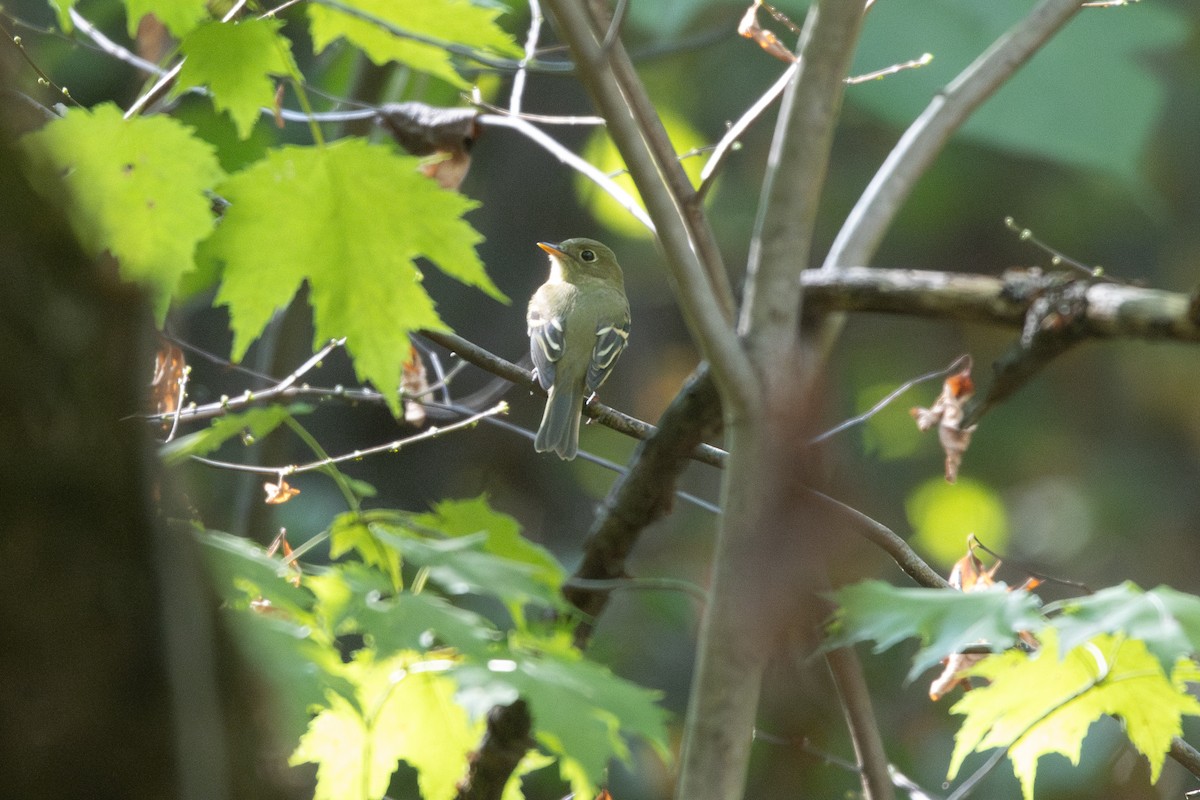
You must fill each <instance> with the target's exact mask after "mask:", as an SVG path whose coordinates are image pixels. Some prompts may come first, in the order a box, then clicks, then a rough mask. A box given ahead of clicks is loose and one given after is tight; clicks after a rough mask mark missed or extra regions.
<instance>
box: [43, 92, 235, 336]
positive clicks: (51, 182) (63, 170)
mask: <svg viewBox="0 0 1200 800" xmlns="http://www.w3.org/2000/svg"><path fill="white" fill-rule="evenodd" d="M22 147H23V150H24V152H25V154H26V156H27V157H28V160H29V166H30V172H31V178H32V179H33V183H34V185H35V186H37V187H39V190H40V191H41V192H42V193H43V194H46V195H47V196H49V197H51V198H52V199H54V200H56V201H57V202H59V203H60V204H61V205H62V206H63V208H64V209H65V210H66V213H67V217H68V219H70V221H71V227H72V228H73V229H74V231H75V235H76V236H77V237H78V238H79V242H80V244H81V245H82V246H83V248H84V250H85V251H86V252H87V253H88V254H89V255H91V256H94V257H95V256H99V255H101V254H102V253H105V252H107V253H110V254H111V255H112V256H113V257H114V258H116V260H117V263H118V265H119V267H120V272H121V276H122V277H123V278H125V279H126V280H129V281H134V282H136V283H139V284H141V285H142V286H144V287H145V288H146V289H147V290H148V291H149V293H150V296H151V300H152V302H153V305H154V309H155V312H156V316H157V319H158V320H159V321H160V322H161V321H162V319H163V318H164V317H165V316H166V313H167V306H168V304H169V302H170V299H171V296H172V294H173V293H174V292H175V289H176V287H177V286H178V285H179V279H180V276H181V275H183V273H185V272H187V271H188V270H190V269H192V267H193V264H194V253H195V250H196V243H197V242H199V241H200V240H201V239H203V238H204V237H205V236H207V235H208V234H209V233H210V232H211V231H212V228H213V217H212V211H211V207H210V206H211V203H210V200H209V198H208V197H207V196H206V194H205V193H206V192H208V191H210V190H211V189H212V188H213V186H214V185H215V184H216V183H217V182H218V181H220V180H221V178H222V177H223V175H224V173H223V172H222V171H221V168H220V166H219V165H218V163H217V158H216V154H215V152H214V150H213V147H212V146H211V145H209V144H208V143H206V142H203V141H201V140H200V139H198V138H196V137H195V136H193V135H192V130H191V129H190V128H188V127H185V126H184V125H181V124H180V123H178V122H176V121H175V120H173V119H171V118H169V117H163V116H157V117H135V118H134V119H130V120H125V119H122V118H121V111H120V110H119V109H118V108H117V107H116V106H115V105H112V104H110V103H106V104H103V105H99V106H96V107H95V108H93V109H91V110H87V109H79V108H77V109H71V110H70V111H68V112H67V114H66V116H64V117H62V118H61V119H57V120H54V121H53V122H50V123H48V124H47V125H46V126H45V127H44V128H42V129H41V130H39V131H37V132H35V133H31V134H29V135H28V136H26V137H25V138H24V139H22Z"/></svg>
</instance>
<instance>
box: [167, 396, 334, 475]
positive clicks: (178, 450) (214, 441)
mask: <svg viewBox="0 0 1200 800" xmlns="http://www.w3.org/2000/svg"><path fill="white" fill-rule="evenodd" d="M311 411H312V406H308V405H303V404H300V403H296V404H293V405H290V406H265V407H263V408H252V409H249V410H248V411H240V412H236V413H231V414H226V415H225V416H223V417H217V418H216V419H215V420H213V421H212V423H211V424H210V425H209V426H208V427H207V428H204V429H203V430H199V431H196V432H195V433H189V434H187V435H186V436H179V437H177V438H175V439H172V440H171V441H169V442H167V443H166V444H164V445H163V446H162V447H161V448H159V451H158V454H159V455H160V456H161V457H162V459H163V461H165V462H166V463H167V464H172V465H174V464H178V463H180V462H182V461H185V460H186V459H188V458H190V457H191V456H203V455H208V454H209V453H211V452H213V451H214V450H216V449H217V448H218V447H220V446H221V445H223V444H224V443H225V442H227V441H229V440H230V439H232V438H234V437H235V436H241V435H243V434H245V433H249V434H250V435H251V436H253V437H254V438H255V439H261V438H262V437H264V436H266V435H267V434H268V433H270V432H271V431H273V430H275V429H276V428H278V427H279V426H280V425H282V424H283V422H284V420H286V419H289V418H290V417H293V416H297V415H300V414H308V413H310V412H311Z"/></svg>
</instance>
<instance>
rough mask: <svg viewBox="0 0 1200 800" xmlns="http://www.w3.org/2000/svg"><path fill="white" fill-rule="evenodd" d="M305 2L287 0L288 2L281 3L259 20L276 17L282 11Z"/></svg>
mask: <svg viewBox="0 0 1200 800" xmlns="http://www.w3.org/2000/svg"><path fill="white" fill-rule="evenodd" d="M303 2H304V0H287V2H285V3H280V4H279V5H277V6H275V7H274V8H272V9H270V10H268V11H265V12H263V14H262V16H261V17H259V19H268V18H270V17H274V16H276V15H277V14H278V13H279V12H280V11H283V10H285V9H288V8H291V7H292V6H294V5H296V4H297V3H303Z"/></svg>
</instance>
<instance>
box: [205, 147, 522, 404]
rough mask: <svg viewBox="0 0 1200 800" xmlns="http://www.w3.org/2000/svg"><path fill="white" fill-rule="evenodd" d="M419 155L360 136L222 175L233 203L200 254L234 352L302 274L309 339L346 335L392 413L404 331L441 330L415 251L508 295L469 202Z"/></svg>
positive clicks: (276, 154) (405, 350)
mask: <svg viewBox="0 0 1200 800" xmlns="http://www.w3.org/2000/svg"><path fill="white" fill-rule="evenodd" d="M418 164H419V162H418V160H417V159H415V158H412V157H408V156H402V155H398V154H396V153H395V152H393V151H391V150H389V149H388V148H386V147H376V146H372V145H369V144H367V143H366V142H364V141H362V140H358V139H353V140H343V141H340V142H337V143H336V144H332V145H329V146H326V147H283V148H280V149H278V150H272V151H271V152H269V153H268V154H267V156H266V158H264V159H263V160H261V161H258V162H256V163H254V164H252V165H251V166H249V167H248V168H246V169H245V170H243V171H242V172H239V173H237V174H236V175H233V176H232V177H230V178H229V180H227V181H225V182H224V183H223V184H222V185H221V186H220V187H218V191H219V193H220V194H221V196H222V197H224V198H225V199H227V200H228V201H229V203H230V206H229V208H228V209H227V210H226V212H225V216H224V219H223V220H222V221H221V224H220V225H219V226H218V227H217V230H216V232H215V233H214V234H213V235H212V236H211V237H210V238H209V239H208V240H207V241H206V242H205V243H204V244H203V246H202V247H201V249H200V252H199V256H198V257H199V258H200V259H203V260H213V261H216V262H218V263H219V264H221V265H223V270H224V271H223V277H222V281H221V288H220V290H219V291H218V293H217V297H216V302H217V303H220V304H225V305H228V306H229V317H230V324H231V326H232V327H233V334H234V338H233V357H234V358H235V359H240V358H241V357H242V356H243V355H245V353H246V349H247V348H248V347H249V346H250V344H251V342H253V341H254V339H255V338H257V337H258V336H259V334H260V333H261V332H262V330H263V328H264V327H265V326H266V324H267V323H268V322H269V321H270V319H271V317H272V316H273V315H274V314H275V312H276V311H277V310H278V309H280V308H282V307H284V306H285V305H286V304H287V303H288V302H289V301H290V300H291V299H292V297H293V295H295V293H296V290H297V289H298V288H299V287H300V285H301V283H303V282H305V281H307V282H308V284H309V288H310V290H311V291H310V294H309V302H310V304H311V305H312V307H313V318H314V322H315V326H314V327H315V336H314V340H315V342H317V343H324V342H326V341H328V340H330V339H334V338H338V337H343V336H344V337H346V339H347V342H346V349H347V350H348V351H349V352H350V354H351V355H352V356H353V358H354V368H355V372H356V373H357V374H358V377H359V378H360V379H361V380H365V381H370V382H371V383H373V384H374V385H375V388H377V389H378V390H379V391H380V392H382V393H383V395H384V397H385V398H387V401H388V403H389V405H390V407H391V409H392V411H393V413H396V414H399V412H400V401H399V394H398V390H399V385H400V370H401V367H402V365H403V364H404V362H405V361H406V360H407V359H408V358H409V355H410V352H411V350H410V347H411V346H410V344H409V340H408V334H409V332H410V331H414V330H417V329H421V328H430V329H439V330H445V329H446V325H445V324H444V323H443V322H442V321H441V319H440V318H439V317H438V315H437V312H436V311H435V310H434V305H433V300H432V299H431V298H430V297H429V295H428V294H427V293H426V291H425V289H424V288H423V287H422V285H421V273H420V271H419V270H418V269H417V266H416V264H415V259H417V258H419V257H422V256H423V257H425V258H427V259H429V260H430V261H432V262H434V263H435V264H436V265H437V266H438V267H439V268H440V269H441V270H442V271H443V272H446V273H447V274H449V275H451V276H452V277H454V278H457V279H458V280H460V281H462V282H464V283H467V284H470V285H472V286H476V287H479V288H480V289H482V290H483V291H485V292H487V293H488V294H489V295H491V296H492V297H495V298H497V299H504V296H503V295H502V294H501V293H500V291H499V290H498V289H497V288H496V287H495V285H494V284H493V283H492V281H491V280H490V279H489V278H488V277H487V274H486V273H485V272H484V269H483V264H482V262H481V261H480V260H479V256H478V255H477V254H476V252H475V245H476V244H478V243H479V242H480V241H481V240H482V237H481V236H480V235H479V234H478V233H476V232H475V230H474V229H473V228H472V227H471V226H470V225H469V224H467V222H466V221H464V220H463V219H462V216H463V214H465V213H466V212H467V211H469V210H471V209H472V208H474V207H475V205H476V204H475V203H474V202H473V201H471V200H468V199H467V198H465V197H463V196H462V195H460V194H457V193H455V192H450V191H446V190H443V189H441V188H439V187H438V186H437V184H436V183H434V182H433V181H432V180H430V179H429V178H426V177H424V176H423V175H421V174H420V173H419V172H418V171H417V169H418Z"/></svg>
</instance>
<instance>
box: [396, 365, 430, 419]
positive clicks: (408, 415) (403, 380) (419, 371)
mask: <svg viewBox="0 0 1200 800" xmlns="http://www.w3.org/2000/svg"><path fill="white" fill-rule="evenodd" d="M400 390H401V392H403V394H404V421H405V422H407V423H408V424H409V425H416V426H418V427H419V426H421V425H424V424H425V406H423V405H421V402H420V398H422V397H424V396H425V395H426V394H427V393H428V392H429V378H428V377H427V376H426V374H425V362H424V361H422V360H421V354H420V353H418V352H417V349H416V348H415V347H414V348H412V350H411V353H410V355H409V358H408V360H407V361H405V362H404V367H403V368H402V370H401V372H400Z"/></svg>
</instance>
